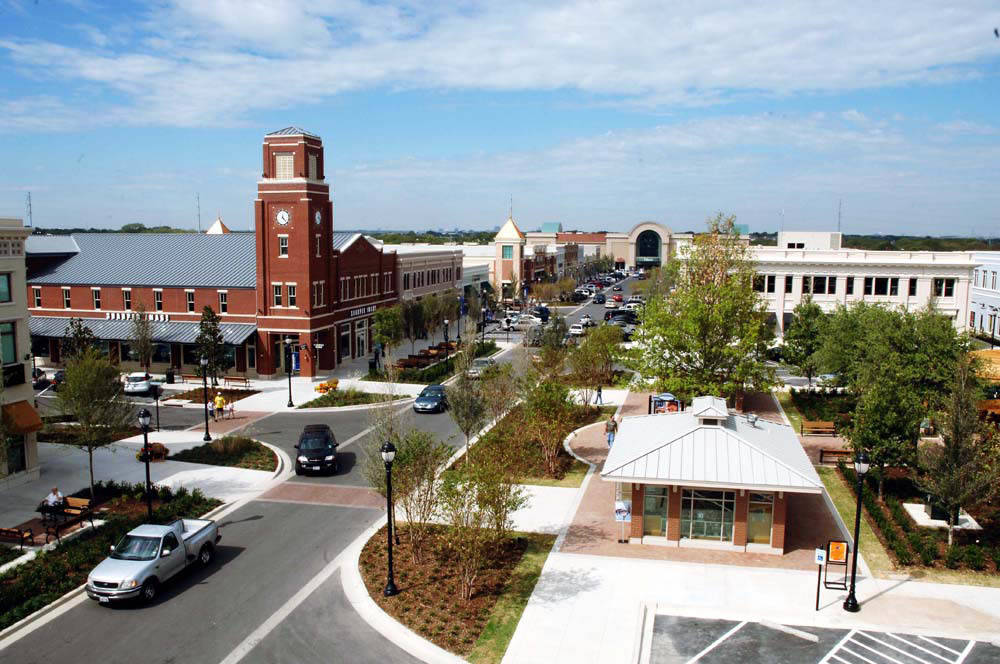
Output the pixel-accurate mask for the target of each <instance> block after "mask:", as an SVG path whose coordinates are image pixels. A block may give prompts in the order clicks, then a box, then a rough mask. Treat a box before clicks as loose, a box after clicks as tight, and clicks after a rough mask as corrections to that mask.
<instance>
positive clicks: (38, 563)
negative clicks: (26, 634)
mask: <svg viewBox="0 0 1000 664" xmlns="http://www.w3.org/2000/svg"><path fill="white" fill-rule="evenodd" d="M95 492H96V496H95V498H96V500H95V509H97V510H102V509H103V510H105V511H103V512H100V513H99V516H100V518H101V519H103V520H104V521H105V522H104V524H102V525H100V526H98V527H96V528H90V529H87V530H85V531H83V532H81V533H80V534H79V535H78V536H76V537H74V538H73V539H68V540H66V541H64V542H63V543H61V544H59V545H58V546H56V547H55V548H53V549H52V550H51V551H42V552H40V553H39V554H38V556H36V557H35V558H34V559H33V560H30V561H28V562H26V563H24V564H22V565H18V566H17V567H14V568H13V569H10V570H8V571H7V572H5V573H4V574H2V575H0V630H2V629H5V628H7V627H9V626H10V625H13V624H14V623H16V622H17V621H19V620H21V619H23V618H25V617H27V616H28V615H30V614H32V613H34V612H35V611H38V610H39V609H41V608H43V607H45V606H47V605H48V604H50V603H52V602H54V601H55V600H57V599H59V598H60V597H62V596H63V595H65V594H66V593H68V592H69V591H71V590H73V589H74V588H77V587H79V586H81V585H82V584H83V583H84V582H85V581H86V580H87V575H88V574H89V573H90V571H91V570H92V569H93V568H94V567H95V566H96V565H97V564H98V563H99V562H101V561H102V560H104V558H105V557H106V556H107V555H108V548H109V547H110V546H111V545H113V544H116V543H117V542H118V540H120V539H121V537H122V536H123V535H124V534H125V533H127V532H128V531H130V530H132V529H133V528H135V527H136V526H138V525H140V524H143V523H147V520H146V516H145V514H146V504H145V502H144V501H143V494H144V486H143V485H142V484H135V485H129V484H116V483H114V482H109V483H106V484H104V483H100V482H99V483H97V485H95ZM220 504H221V502H220V501H219V500H216V499H214V498H208V497H206V496H204V495H203V494H202V493H201V491H199V490H198V489H195V490H194V491H191V492H188V491H187V490H186V489H183V488H181V489H178V490H177V491H171V490H170V489H169V488H168V487H156V498H155V500H154V506H155V508H154V511H153V522H154V523H168V522H170V521H172V520H174V519H177V518H182V517H198V516H200V515H202V514H205V513H206V512H208V511H210V510H212V509H214V508H215V507H217V506H218V505H220Z"/></svg>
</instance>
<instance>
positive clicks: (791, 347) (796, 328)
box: [784, 295, 826, 384]
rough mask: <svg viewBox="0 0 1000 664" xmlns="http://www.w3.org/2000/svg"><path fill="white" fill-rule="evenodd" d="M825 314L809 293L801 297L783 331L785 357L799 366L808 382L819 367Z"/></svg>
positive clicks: (810, 381)
mask: <svg viewBox="0 0 1000 664" xmlns="http://www.w3.org/2000/svg"><path fill="white" fill-rule="evenodd" d="M825 324H826V314H825V313H823V310H822V309H820V306H819V305H818V304H816V303H815V302H813V299H812V296H811V295H806V296H805V297H804V298H802V301H801V302H799V303H798V304H797V305H796V306H795V309H794V310H793V312H792V322H791V324H790V325H789V326H788V329H787V330H786V331H785V354H784V355H785V359H787V360H788V362H789V363H790V364H794V365H795V366H797V367H798V368H799V371H801V372H802V373H803V374H805V376H806V378H808V379H809V383H810V384H812V379H813V376H815V375H816V372H817V370H818V368H819V361H820V360H819V350H820V348H821V347H822V345H823V327H824V325H825Z"/></svg>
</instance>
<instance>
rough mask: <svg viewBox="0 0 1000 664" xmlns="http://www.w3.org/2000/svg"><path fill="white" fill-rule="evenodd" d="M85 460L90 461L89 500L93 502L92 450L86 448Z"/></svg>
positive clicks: (91, 448)
mask: <svg viewBox="0 0 1000 664" xmlns="http://www.w3.org/2000/svg"><path fill="white" fill-rule="evenodd" d="M87 458H88V460H89V461H90V500H91V501H93V500H94V448H93V447H88V448H87Z"/></svg>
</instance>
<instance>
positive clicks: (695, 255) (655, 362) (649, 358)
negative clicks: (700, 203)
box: [627, 214, 775, 398]
mask: <svg viewBox="0 0 1000 664" xmlns="http://www.w3.org/2000/svg"><path fill="white" fill-rule="evenodd" d="M661 275H662V276H661V277H659V278H660V279H662V280H663V284H665V285H666V284H672V285H673V288H672V290H671V291H670V292H669V293H662V292H656V294H655V296H654V295H652V293H651V295H650V297H649V298H648V300H647V303H646V306H645V307H644V308H643V312H642V314H641V317H640V318H641V321H642V325H641V326H640V327H639V328H638V329H637V330H636V334H635V336H634V337H633V340H634V341H635V344H634V347H633V348H632V349H631V351H630V352H629V354H628V356H627V364H628V366H629V367H630V368H632V369H635V370H636V371H638V372H639V374H640V375H641V376H643V377H644V378H645V379H647V380H650V381H651V382H652V383H653V384H654V387H655V388H657V389H663V390H669V391H671V392H673V393H674V394H678V395H680V396H683V397H684V398H691V397H694V396H697V395H701V394H715V395H720V396H725V397H736V396H738V395H742V394H744V393H747V392H751V391H759V390H766V389H769V388H770V387H771V385H773V384H774V382H775V377H774V370H773V369H771V368H770V367H768V366H767V365H766V364H765V357H766V352H767V346H768V343H769V342H770V340H771V339H772V338H773V331H772V330H771V327H770V325H769V324H768V322H767V314H766V307H765V303H764V301H763V299H762V298H761V297H760V296H759V295H758V293H757V292H755V291H754V289H753V278H754V262H753V259H752V256H751V254H750V250H749V248H748V247H747V246H746V245H744V244H743V242H742V241H741V240H740V237H739V233H738V231H737V230H736V227H735V224H734V217H726V216H723V215H721V214H720V215H718V216H716V217H715V218H714V219H711V220H710V221H709V223H708V232H707V233H704V234H701V235H698V236H696V237H695V239H694V241H693V243H692V245H691V247H690V248H689V249H688V248H686V249H685V250H684V253H683V254H682V256H681V257H680V259H679V260H673V261H670V263H668V265H667V266H666V267H664V268H662V269H661Z"/></svg>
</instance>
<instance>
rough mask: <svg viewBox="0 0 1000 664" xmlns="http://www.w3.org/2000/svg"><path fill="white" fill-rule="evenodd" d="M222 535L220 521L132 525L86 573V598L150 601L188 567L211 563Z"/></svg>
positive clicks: (103, 600) (101, 601)
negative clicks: (88, 572) (133, 526)
mask: <svg viewBox="0 0 1000 664" xmlns="http://www.w3.org/2000/svg"><path fill="white" fill-rule="evenodd" d="M221 538H222V534H221V533H220V532H219V527H218V525H217V524H216V523H215V521H211V520H209V519H177V520H175V521H171V522H170V523H168V524H167V525H165V526H157V525H152V524H145V525H142V526H138V527H136V528H133V529H132V530H130V531H129V532H128V533H126V534H125V536H124V537H122V538H121V540H119V542H118V544H116V545H114V546H112V547H111V555H110V556H109V557H107V558H105V559H104V560H103V561H101V563H100V564H99V565H98V566H97V567H95V568H94V570H93V571H92V572H91V573H90V574H88V575H87V586H86V587H87V597H89V598H90V599H92V600H94V601H96V602H100V603H101V604H110V603H112V602H120V601H123V600H130V599H142V600H143V601H145V602H151V601H153V600H154V599H156V596H157V595H158V594H159V592H160V586H161V585H162V584H163V583H165V582H167V581H169V580H170V579H171V578H172V577H173V576H175V575H176V574H177V573H179V572H180V571H182V570H183V569H185V568H186V567H188V566H189V565H194V564H200V565H208V564H210V563H211V562H212V560H214V559H215V546H216V544H218V543H219V540H220V539H221Z"/></svg>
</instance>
